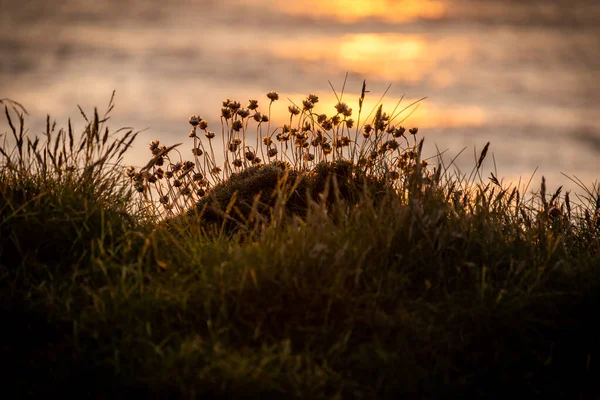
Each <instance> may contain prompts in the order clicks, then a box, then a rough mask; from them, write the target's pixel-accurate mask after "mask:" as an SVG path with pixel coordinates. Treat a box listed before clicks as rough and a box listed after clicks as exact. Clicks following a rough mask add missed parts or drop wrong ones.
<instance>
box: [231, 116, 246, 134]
mask: <svg viewBox="0 0 600 400" xmlns="http://www.w3.org/2000/svg"><path fill="white" fill-rule="evenodd" d="M243 127H244V124H243V123H242V121H240V120H239V119H236V120H235V121H233V124H231V129H233V130H234V131H236V132H239V131H240V130H241V129H242V128H243Z"/></svg>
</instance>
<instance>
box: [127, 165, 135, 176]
mask: <svg viewBox="0 0 600 400" xmlns="http://www.w3.org/2000/svg"><path fill="white" fill-rule="evenodd" d="M125 173H126V174H127V176H128V177H129V178H133V176H134V175H135V167H129V168H127V169H126V170H125Z"/></svg>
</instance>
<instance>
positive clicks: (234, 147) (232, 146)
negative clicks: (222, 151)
mask: <svg viewBox="0 0 600 400" xmlns="http://www.w3.org/2000/svg"><path fill="white" fill-rule="evenodd" d="M238 147H239V146H238V144H237V143H234V142H229V144H228V145H227V149H228V150H229V151H230V152H232V153H234V152H236V151H237V149H238Z"/></svg>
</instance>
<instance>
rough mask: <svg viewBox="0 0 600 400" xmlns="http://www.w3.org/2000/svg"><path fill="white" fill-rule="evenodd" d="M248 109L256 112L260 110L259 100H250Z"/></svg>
mask: <svg viewBox="0 0 600 400" xmlns="http://www.w3.org/2000/svg"><path fill="white" fill-rule="evenodd" d="M246 107H247V108H248V109H249V110H256V109H257V108H258V100H248V105H247V106H246Z"/></svg>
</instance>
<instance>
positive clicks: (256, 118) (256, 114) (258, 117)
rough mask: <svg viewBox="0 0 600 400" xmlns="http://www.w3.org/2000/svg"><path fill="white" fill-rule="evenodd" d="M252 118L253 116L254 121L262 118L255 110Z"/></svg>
mask: <svg viewBox="0 0 600 400" xmlns="http://www.w3.org/2000/svg"><path fill="white" fill-rule="evenodd" d="M252 118H254V120H255V121H256V122H260V121H261V120H262V114H261V113H259V112H258V111H257V112H256V113H254V115H253V116H252Z"/></svg>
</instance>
